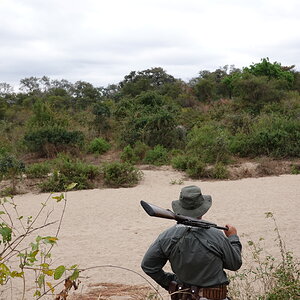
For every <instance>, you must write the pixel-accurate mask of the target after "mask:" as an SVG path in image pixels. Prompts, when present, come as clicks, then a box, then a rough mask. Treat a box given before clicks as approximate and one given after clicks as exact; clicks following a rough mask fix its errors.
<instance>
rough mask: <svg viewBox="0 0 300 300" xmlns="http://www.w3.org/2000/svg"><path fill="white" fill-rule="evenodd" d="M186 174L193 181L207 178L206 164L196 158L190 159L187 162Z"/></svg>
mask: <svg viewBox="0 0 300 300" xmlns="http://www.w3.org/2000/svg"><path fill="white" fill-rule="evenodd" d="M186 173H187V174H188V176H189V177H191V178H194V179H199V178H201V177H207V171H206V164H205V163H204V162H203V161H202V160H201V159H199V158H198V157H190V158H189V159H188V162H187V168H186Z"/></svg>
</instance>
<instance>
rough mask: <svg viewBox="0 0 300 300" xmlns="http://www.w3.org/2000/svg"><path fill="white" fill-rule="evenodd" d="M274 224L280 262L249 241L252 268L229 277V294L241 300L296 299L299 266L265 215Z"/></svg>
mask: <svg viewBox="0 0 300 300" xmlns="http://www.w3.org/2000/svg"><path fill="white" fill-rule="evenodd" d="M266 217H267V218H271V219H273V221H274V224H275V232H276V236H277V237H276V241H277V247H278V250H279V252H280V256H281V257H280V258H276V257H274V256H272V255H270V254H269V253H268V251H267V250H265V249H264V248H263V246H262V245H261V242H262V241H263V240H264V238H260V240H259V241H258V242H254V241H252V240H249V241H248V247H249V248H250V250H251V256H252V260H251V265H250V266H248V267H246V268H244V269H240V270H239V271H238V272H236V274H235V275H234V276H231V278H230V279H231V284H230V286H229V288H230V290H229V294H230V295H231V297H233V298H234V299H241V300H256V299H259V300H277V299H283V300H291V299H299V294H300V267H299V266H300V264H299V261H298V259H297V258H295V257H294V256H293V253H292V252H291V251H287V250H286V248H285V246H284V241H283V240H282V238H281V235H280V232H279V229H278V226H277V223H276V220H275V218H274V215H273V214H272V213H271V212H267V213H266Z"/></svg>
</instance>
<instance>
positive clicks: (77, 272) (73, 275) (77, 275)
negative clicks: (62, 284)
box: [70, 269, 80, 281]
mask: <svg viewBox="0 0 300 300" xmlns="http://www.w3.org/2000/svg"><path fill="white" fill-rule="evenodd" d="M79 273H80V272H79V270H78V269H75V270H74V272H73V274H72V275H71V276H70V280H72V281H73V280H76V279H77V278H78V277H79Z"/></svg>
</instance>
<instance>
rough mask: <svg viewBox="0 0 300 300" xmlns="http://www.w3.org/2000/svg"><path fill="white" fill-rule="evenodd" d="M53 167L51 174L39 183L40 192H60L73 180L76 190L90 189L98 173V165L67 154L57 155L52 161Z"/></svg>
mask: <svg viewBox="0 0 300 300" xmlns="http://www.w3.org/2000/svg"><path fill="white" fill-rule="evenodd" d="M53 169H54V172H53V174H52V175H51V176H50V177H49V178H48V179H47V180H46V181H45V182H43V183H42V184H41V185H40V187H41V190H42V192H61V191H64V190H66V187H67V186H68V185H70V184H72V183H73V182H75V183H77V185H76V187H75V189H77V190H83V189H90V188H93V187H94V183H93V180H95V179H96V178H97V176H98V175H99V174H100V170H99V168H98V167H96V166H93V165H88V164H86V163H85V162H83V161H80V160H78V159H72V158H71V157H69V156H67V155H59V156H58V158H57V159H55V160H54V161H53Z"/></svg>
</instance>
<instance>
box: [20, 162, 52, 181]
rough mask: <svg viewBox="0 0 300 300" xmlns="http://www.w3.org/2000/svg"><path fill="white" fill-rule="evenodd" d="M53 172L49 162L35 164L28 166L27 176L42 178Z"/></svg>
mask: <svg viewBox="0 0 300 300" xmlns="http://www.w3.org/2000/svg"><path fill="white" fill-rule="evenodd" d="M50 172H51V166H50V164H49V163H47V162H42V163H35V164H31V165H29V166H26V169H25V174H26V176H27V178H41V177H45V176H47V175H48V174H49V173H50Z"/></svg>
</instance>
